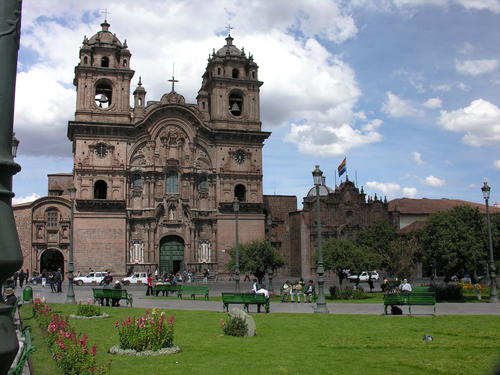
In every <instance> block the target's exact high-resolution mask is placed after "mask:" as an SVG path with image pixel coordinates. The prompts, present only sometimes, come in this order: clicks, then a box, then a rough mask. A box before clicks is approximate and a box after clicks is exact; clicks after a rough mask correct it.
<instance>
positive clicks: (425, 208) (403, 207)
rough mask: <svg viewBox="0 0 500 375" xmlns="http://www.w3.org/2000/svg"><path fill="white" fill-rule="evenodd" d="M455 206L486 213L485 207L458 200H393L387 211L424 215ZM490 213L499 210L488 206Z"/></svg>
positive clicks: (499, 211) (499, 209)
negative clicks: (476, 209)
mask: <svg viewBox="0 0 500 375" xmlns="http://www.w3.org/2000/svg"><path fill="white" fill-rule="evenodd" d="M456 206H470V207H477V208H478V209H479V211H480V212H482V213H486V206H485V205H484V204H479V203H474V202H467V201H462V200H459V199H447V198H441V199H428V198H421V199H411V198H401V199H394V200H392V201H390V202H389V211H399V212H400V213H402V214H414V215H425V214H433V213H435V212H439V211H446V210H451V209H452V208H454V207H456ZM490 213H492V214H497V213H500V208H495V207H492V206H490Z"/></svg>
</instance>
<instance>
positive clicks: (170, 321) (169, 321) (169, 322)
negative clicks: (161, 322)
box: [168, 315, 175, 325]
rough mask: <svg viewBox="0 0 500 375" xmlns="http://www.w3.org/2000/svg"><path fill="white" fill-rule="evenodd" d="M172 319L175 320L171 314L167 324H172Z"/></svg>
mask: <svg viewBox="0 0 500 375" xmlns="http://www.w3.org/2000/svg"><path fill="white" fill-rule="evenodd" d="M174 320H175V318H174V316H173V315H172V316H171V317H170V318H169V319H168V324H169V325H173V324H174Z"/></svg>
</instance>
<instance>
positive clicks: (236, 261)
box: [233, 198, 240, 293]
mask: <svg viewBox="0 0 500 375" xmlns="http://www.w3.org/2000/svg"><path fill="white" fill-rule="evenodd" d="M233 210H234V216H235V237H236V241H235V242H236V243H235V246H236V249H235V250H236V254H235V257H234V258H235V259H234V281H235V283H236V285H235V291H236V293H239V292H240V243H239V239H238V235H239V233H238V212H239V211H240V201H239V200H238V198H235V199H234V201H233Z"/></svg>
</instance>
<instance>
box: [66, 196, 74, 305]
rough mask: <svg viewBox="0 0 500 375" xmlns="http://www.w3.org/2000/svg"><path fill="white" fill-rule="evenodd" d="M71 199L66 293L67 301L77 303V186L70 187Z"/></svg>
mask: <svg viewBox="0 0 500 375" xmlns="http://www.w3.org/2000/svg"><path fill="white" fill-rule="evenodd" d="M68 193H69V199H70V201H71V210H70V211H69V215H70V219H69V223H70V225H71V228H70V229H69V252H68V291H67V293H66V303H76V300H75V291H74V290H73V277H74V276H73V271H74V270H75V269H74V264H73V247H74V246H73V228H74V225H73V222H74V220H73V207H74V205H75V196H76V188H75V187H70V188H69V189H68Z"/></svg>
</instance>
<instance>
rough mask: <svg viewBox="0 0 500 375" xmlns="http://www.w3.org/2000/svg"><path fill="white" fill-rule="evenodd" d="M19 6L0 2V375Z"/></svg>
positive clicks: (10, 248) (10, 235)
mask: <svg viewBox="0 0 500 375" xmlns="http://www.w3.org/2000/svg"><path fill="white" fill-rule="evenodd" d="M21 7H22V1H21V0H2V1H0V223H1V225H0V337H1V339H0V375H3V374H7V372H8V371H9V368H10V365H11V364H12V362H13V361H14V358H15V356H16V353H17V350H18V349H19V343H18V341H17V335H16V330H15V327H14V322H13V321H12V317H11V314H10V311H11V307H10V306H7V305H6V304H4V303H3V295H2V293H3V288H2V287H3V283H4V282H5V281H6V280H7V279H8V278H9V277H11V276H12V275H13V274H14V272H16V271H17V270H18V269H19V268H21V266H22V264H23V257H22V253H21V246H20V245H19V238H18V237H17V230H16V223H15V221H14V214H13V213H12V197H13V196H14V194H13V193H12V176H13V175H15V174H16V173H17V172H19V171H20V170H21V167H20V166H19V165H18V164H16V163H14V159H13V155H12V127H13V123H14V97H15V91H16V70H17V53H18V50H19V35H20V32H21Z"/></svg>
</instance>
